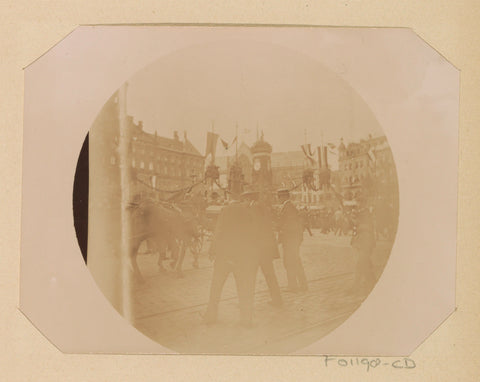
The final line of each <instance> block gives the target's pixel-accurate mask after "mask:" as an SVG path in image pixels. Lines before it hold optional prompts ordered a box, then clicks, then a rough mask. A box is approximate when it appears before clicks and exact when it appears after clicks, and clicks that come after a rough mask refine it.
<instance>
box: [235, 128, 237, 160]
mask: <svg viewBox="0 0 480 382" xmlns="http://www.w3.org/2000/svg"><path fill="white" fill-rule="evenodd" d="M236 162H238V123H237V124H236V125H235V163H236Z"/></svg>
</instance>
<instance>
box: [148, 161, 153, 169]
mask: <svg viewBox="0 0 480 382" xmlns="http://www.w3.org/2000/svg"><path fill="white" fill-rule="evenodd" d="M148 169H149V170H153V163H152V162H150V164H149V165H148Z"/></svg>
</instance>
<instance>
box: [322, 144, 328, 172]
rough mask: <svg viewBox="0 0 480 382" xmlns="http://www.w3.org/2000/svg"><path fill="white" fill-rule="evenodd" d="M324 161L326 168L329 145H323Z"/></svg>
mask: <svg viewBox="0 0 480 382" xmlns="http://www.w3.org/2000/svg"><path fill="white" fill-rule="evenodd" d="M323 163H324V164H325V168H328V149H327V147H326V146H325V147H323Z"/></svg>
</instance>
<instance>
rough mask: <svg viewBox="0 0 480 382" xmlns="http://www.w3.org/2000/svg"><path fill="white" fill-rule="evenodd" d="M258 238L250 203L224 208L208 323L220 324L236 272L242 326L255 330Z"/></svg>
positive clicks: (215, 246) (214, 248)
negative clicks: (227, 290)
mask: <svg viewBox="0 0 480 382" xmlns="http://www.w3.org/2000/svg"><path fill="white" fill-rule="evenodd" d="M255 237H256V224H255V217H254V214H253V213H252V210H251V209H250V203H249V201H246V200H242V201H236V202H234V203H233V204H230V205H227V206H225V207H224V208H223V209H222V211H221V212H220V215H219V217H218V220H217V224H216V228H215V234H214V239H213V241H212V245H211V248H210V256H211V257H213V258H214V259H215V264H214V268H213V277H212V283H211V287H210V299H209V302H208V307H207V312H206V314H205V317H204V322H205V323H207V324H212V323H214V322H216V320H217V316H218V305H219V303H220V298H221V294H222V289H223V286H224V284H225V281H226V280H227V277H228V276H229V274H230V273H233V276H234V278H235V284H236V286H237V294H238V300H239V305H240V324H241V325H242V326H245V327H251V325H252V318H253V302H254V294H255V281H256V276H257V270H258V267H259V256H258V252H257V251H256V250H255V247H254V241H255Z"/></svg>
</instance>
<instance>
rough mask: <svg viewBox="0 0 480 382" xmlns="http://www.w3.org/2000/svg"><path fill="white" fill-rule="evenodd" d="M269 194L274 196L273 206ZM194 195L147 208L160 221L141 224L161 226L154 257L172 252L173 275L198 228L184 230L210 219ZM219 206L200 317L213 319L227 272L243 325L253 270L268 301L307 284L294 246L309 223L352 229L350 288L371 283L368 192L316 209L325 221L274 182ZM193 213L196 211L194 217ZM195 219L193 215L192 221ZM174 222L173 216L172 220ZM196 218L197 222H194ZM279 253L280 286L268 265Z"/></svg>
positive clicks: (248, 319) (279, 301)
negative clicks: (168, 207)
mask: <svg viewBox="0 0 480 382" xmlns="http://www.w3.org/2000/svg"><path fill="white" fill-rule="evenodd" d="M272 199H276V201H275V206H274V203H273V202H274V201H273V200H272ZM192 201H195V200H189V202H190V203H188V206H189V208H185V207H184V208H183V209H181V211H182V213H179V212H176V211H170V212H169V214H166V213H165V211H164V210H165V208H163V209H162V210H161V211H157V210H154V211H157V212H159V214H158V216H157V215H155V214H153V217H157V218H158V219H156V220H158V221H160V222H163V223H164V224H163V225H162V227H163V228H162V229H156V228H158V224H156V225H155V229H153V230H152V229H150V230H144V231H146V232H148V231H154V232H162V233H163V235H162V237H159V236H158V235H155V236H153V238H154V239H155V240H154V241H155V242H156V247H157V248H156V249H157V250H158V251H159V253H160V256H159V260H158V264H159V266H160V268H162V267H163V266H162V262H163V261H164V260H166V259H167V257H166V251H167V248H168V249H169V250H170V252H171V256H172V259H173V261H172V264H174V265H172V267H175V269H176V270H177V273H178V274H179V275H181V266H182V262H183V258H184V255H185V248H186V246H187V245H192V243H196V242H197V239H198V232H197V231H196V230H192V232H190V231H191V230H189V229H188V228H189V227H195V226H197V225H198V226H201V225H202V224H203V225H207V226H208V225H209V224H207V223H206V222H205V219H204V218H199V217H198V216H200V217H201V216H203V214H200V213H195V211H196V210H195V209H196V208H197V207H198V210H199V211H204V209H205V208H204V207H205V203H203V199H202V198H200V197H199V201H196V203H192ZM200 202H202V203H200ZM202 207H203V208H202ZM219 207H221V208H220V209H219V213H218V215H217V218H216V221H215V223H214V224H212V225H211V226H210V227H209V229H211V230H212V231H213V232H212V235H211V242H210V246H209V247H208V246H207V247H204V248H203V249H204V250H207V251H208V253H209V257H210V259H211V260H212V261H213V274H212V279H211V283H210V294H209V301H208V306H207V310H206V313H205V315H204V322H205V323H206V324H213V323H215V322H216V321H217V318H218V310H219V304H220V300H221V296H222V291H223V288H224V285H225V282H226V280H227V278H228V277H229V275H230V274H232V275H233V277H234V279H235V284H236V289H237V295H238V300H239V307H240V324H241V325H242V326H246V327H250V326H251V325H252V318H253V306H254V295H255V284H256V280H257V273H258V272H259V270H260V271H261V274H262V275H263V277H264V279H265V282H266V284H267V286H268V291H269V294H270V299H271V300H270V304H271V305H272V306H273V307H281V306H282V305H283V298H282V293H283V290H284V291H285V292H291V293H301V292H305V291H307V290H308V281H307V277H306V274H305V269H304V266H303V263H302V258H301V254H300V247H301V244H302V242H303V240H304V232H305V231H307V233H308V234H309V235H311V236H312V235H313V233H312V230H316V232H318V231H320V232H323V233H328V232H334V234H335V235H345V234H349V235H351V236H352V239H351V245H352V248H353V249H354V250H355V253H356V256H355V259H356V271H355V282H354V285H353V288H352V289H354V290H357V291H359V290H369V289H371V288H372V287H373V284H374V282H375V275H374V273H373V266H372V261H371V255H372V252H373V249H374V247H375V244H376V233H375V224H374V222H375V219H374V214H373V213H372V207H371V203H368V202H367V200H366V199H361V198H359V199H358V200H357V205H356V206H355V208H353V209H338V210H323V211H322V212H323V213H326V214H328V216H329V219H328V222H329V223H328V224H325V225H324V226H319V225H318V216H315V214H314V213H312V212H311V211H309V210H308V209H306V208H297V207H296V205H295V204H294V202H293V201H291V200H290V192H289V191H288V190H287V189H283V190H279V191H278V193H277V197H276V198H274V197H273V196H272V194H271V193H269V192H258V191H250V192H245V193H243V194H242V195H233V194H232V195H231V200H230V202H229V203H228V204H225V205H223V206H219ZM179 211H180V210H179ZM189 211H190V212H189ZM146 212H148V210H146ZM160 212H162V213H160ZM175 212H176V213H175ZM186 212H189V214H187V213H186ZM143 215H144V216H145V217H147V218H148V216H149V214H147V213H144V214H143ZM143 215H142V216H143ZM150 215H151V214H150ZM173 215H175V216H174V217H175V218H173V217H172V216H173ZM177 215H178V218H177ZM197 215H198V216H197ZM189 216H190V218H188V217H189ZM195 216H197V218H195V219H194V217H195ZM316 219H317V220H316ZM147 220H152V217H150V218H149V219H147ZM154 220H155V219H154ZM177 220H178V222H177ZM196 220H197V223H195V224H194V221H196ZM207 220H208V219H207ZM325 221H327V220H325ZM175 222H177V224H174V223H175ZM199 222H202V224H198V223H199ZM346 222H347V223H346ZM187 223H189V224H187ZM190 223H191V224H190ZM346 227H348V228H346ZM322 228H323V229H322ZM169 240H170V241H169ZM182 243H183V244H182ZM188 243H190V244H188ZM162 248H163V249H162ZM160 249H161V250H160ZM280 250H281V251H280ZM190 251H191V252H192V253H193V254H194V267H195V264H197V266H196V267H198V254H199V252H200V250H195V251H192V248H190ZM280 252H281V253H280ZM279 258H282V260H283V266H284V270H285V274H286V280H287V282H286V284H287V285H285V286H282V287H285V289H283V288H282V290H281V289H280V285H279V282H278V279H277V274H276V270H275V267H274V260H275V259H279ZM277 271H278V268H277Z"/></svg>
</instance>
